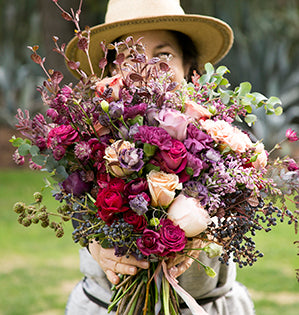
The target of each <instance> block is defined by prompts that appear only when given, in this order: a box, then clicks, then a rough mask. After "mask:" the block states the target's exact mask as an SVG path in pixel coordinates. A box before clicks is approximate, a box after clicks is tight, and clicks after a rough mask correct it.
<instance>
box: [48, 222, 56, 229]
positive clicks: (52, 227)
mask: <svg viewBox="0 0 299 315" xmlns="http://www.w3.org/2000/svg"><path fill="white" fill-rule="evenodd" d="M49 227H50V229H57V223H56V222H51V223H50V224H49Z"/></svg>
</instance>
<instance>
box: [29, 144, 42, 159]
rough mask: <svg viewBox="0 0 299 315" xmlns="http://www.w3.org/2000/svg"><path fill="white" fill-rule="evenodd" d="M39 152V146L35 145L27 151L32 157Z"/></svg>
mask: <svg viewBox="0 0 299 315" xmlns="http://www.w3.org/2000/svg"><path fill="white" fill-rule="evenodd" d="M39 152H40V150H39V147H38V146H36V145H33V146H31V148H30V149H29V153H30V154H31V155H32V157H33V156H36V155H38V154H39Z"/></svg>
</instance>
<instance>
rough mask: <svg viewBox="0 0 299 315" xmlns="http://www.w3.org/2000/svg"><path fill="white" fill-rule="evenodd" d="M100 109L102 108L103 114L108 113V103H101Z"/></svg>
mask: <svg viewBox="0 0 299 315" xmlns="http://www.w3.org/2000/svg"><path fill="white" fill-rule="evenodd" d="M101 107H102V110H103V111H104V112H105V113H108V112H109V103H108V102H107V101H102V102H101Z"/></svg>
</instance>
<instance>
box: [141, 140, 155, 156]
mask: <svg viewBox="0 0 299 315" xmlns="http://www.w3.org/2000/svg"><path fill="white" fill-rule="evenodd" d="M157 148H158V147H157V146H156V145H151V144H149V143H144V144H143V151H144V153H145V155H146V156H148V157H151V156H153V155H154V154H155V152H156V150H157Z"/></svg>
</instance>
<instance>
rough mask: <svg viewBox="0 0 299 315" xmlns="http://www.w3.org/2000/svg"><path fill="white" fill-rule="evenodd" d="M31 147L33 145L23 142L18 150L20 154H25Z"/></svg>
mask: <svg viewBox="0 0 299 315" xmlns="http://www.w3.org/2000/svg"><path fill="white" fill-rule="evenodd" d="M30 148H31V145H30V144H28V143H23V144H21V145H20V146H19V148H18V152H19V154H20V155H22V156H25V155H27V154H29V150H30Z"/></svg>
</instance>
